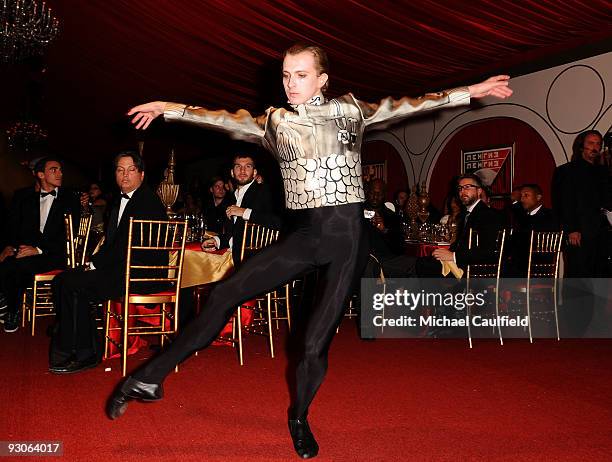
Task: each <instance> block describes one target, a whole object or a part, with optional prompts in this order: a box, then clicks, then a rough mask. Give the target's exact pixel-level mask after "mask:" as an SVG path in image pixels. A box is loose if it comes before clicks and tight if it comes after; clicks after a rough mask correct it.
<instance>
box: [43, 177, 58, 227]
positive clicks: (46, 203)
mask: <svg viewBox="0 0 612 462" xmlns="http://www.w3.org/2000/svg"><path fill="white" fill-rule="evenodd" d="M53 191H55V194H56V195H55V196H52V195H51V194H49V195H47V196H45V197H42V193H46V192H53ZM57 191H58V190H57V188H55V189H53V190H51V191H43V190H41V191H40V192H41V196H40V232H41V233H42V232H43V231H44V230H45V225H46V224H47V218H49V212H50V211H51V206H52V205H53V201H54V200H55V197H56V196H57Z"/></svg>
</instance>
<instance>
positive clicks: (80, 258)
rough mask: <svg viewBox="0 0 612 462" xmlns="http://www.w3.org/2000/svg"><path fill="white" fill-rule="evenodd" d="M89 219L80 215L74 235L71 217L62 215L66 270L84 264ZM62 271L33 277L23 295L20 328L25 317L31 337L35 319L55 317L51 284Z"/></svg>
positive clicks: (88, 216) (90, 216)
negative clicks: (29, 323) (28, 323)
mask: <svg viewBox="0 0 612 462" xmlns="http://www.w3.org/2000/svg"><path fill="white" fill-rule="evenodd" d="M91 218H92V215H91V214H84V215H82V216H81V218H80V220H79V227H78V229H76V233H75V228H74V226H73V220H72V215H71V214H65V215H64V224H65V227H66V255H67V262H66V264H67V267H68V268H77V267H79V266H81V265H83V264H84V263H85V251H86V249H87V241H88V239H89V231H90V228H91ZM62 271H63V270H61V269H57V270H53V271H48V272H46V273H40V274H36V275H34V282H33V284H32V287H31V288H28V289H26V291H24V293H23V299H22V303H21V314H22V316H21V326H22V327H25V322H26V317H27V319H28V321H31V333H32V336H34V332H35V328H36V318H40V317H46V316H53V315H55V309H54V307H53V294H52V291H51V283H52V282H53V279H54V278H55V276H57V275H58V274H60V273H61V272H62ZM30 294H31V298H30Z"/></svg>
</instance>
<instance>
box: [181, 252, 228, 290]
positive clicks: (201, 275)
mask: <svg viewBox="0 0 612 462" xmlns="http://www.w3.org/2000/svg"><path fill="white" fill-rule="evenodd" d="M233 271H234V262H233V261H232V252H230V251H229V250H227V249H226V251H216V252H204V251H203V250H202V249H201V248H200V244H198V243H194V244H187V245H186V246H185V258H184V260H183V278H182V280H181V289H184V288H185V287H193V286H199V285H201V284H208V283H211V282H217V281H220V280H222V279H225V278H226V277H228V276H229V275H230V274H231V273H232V272H233Z"/></svg>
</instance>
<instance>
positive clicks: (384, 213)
mask: <svg viewBox="0 0 612 462" xmlns="http://www.w3.org/2000/svg"><path fill="white" fill-rule="evenodd" d="M385 197H386V187H385V183H384V181H382V180H380V179H374V180H372V181H370V183H369V184H368V190H367V193H366V202H365V210H364V216H365V219H366V222H367V223H366V229H367V232H368V240H369V244H370V258H369V260H368V264H367V266H366V270H365V273H364V276H365V277H378V276H379V274H380V271H379V270H380V269H382V271H383V274H384V275H385V277H392V278H401V277H408V276H409V275H410V274H411V273H412V272H413V270H414V259H413V258H410V257H408V256H407V255H405V253H404V245H405V241H404V235H403V233H402V229H401V221H400V216H399V215H397V214H396V213H394V212H393V211H391V210H390V209H389V208H387V207H386V206H385Z"/></svg>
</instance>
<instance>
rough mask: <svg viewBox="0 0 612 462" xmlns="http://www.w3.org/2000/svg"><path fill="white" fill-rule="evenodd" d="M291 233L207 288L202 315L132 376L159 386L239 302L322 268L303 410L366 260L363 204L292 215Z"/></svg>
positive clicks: (310, 325) (303, 371) (302, 374)
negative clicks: (210, 288)
mask: <svg viewBox="0 0 612 462" xmlns="http://www.w3.org/2000/svg"><path fill="white" fill-rule="evenodd" d="M294 219H295V230H294V231H293V232H292V233H290V234H289V235H287V237H286V238H285V239H283V240H281V241H279V242H278V243H276V244H274V245H272V246H270V247H267V248H266V249H264V250H262V251H260V252H258V253H257V254H256V255H254V256H253V257H251V258H249V259H248V260H247V261H246V262H245V263H244V264H243V265H242V266H241V267H240V269H239V270H238V271H237V272H236V273H235V274H234V275H233V276H231V277H230V278H229V279H227V280H225V281H223V282H221V283H220V284H219V285H218V286H217V287H216V288H215V289H214V290H213V291H212V293H211V295H210V298H209V299H208V301H207V302H206V304H205V305H204V307H203V308H202V311H201V313H200V315H199V316H198V317H197V318H196V319H195V320H194V321H193V322H192V323H191V324H190V325H189V326H187V327H186V328H185V330H184V331H183V332H182V333H181V334H180V335H179V336H178V338H177V339H176V340H175V341H174V342H172V343H171V344H170V345H169V346H168V348H166V349H165V350H164V351H163V353H162V354H160V355H159V356H157V357H156V358H153V359H152V360H151V361H150V362H148V363H147V364H146V365H145V366H144V367H142V368H141V369H140V370H138V371H137V372H136V373H135V374H134V375H133V377H134V378H136V379H137V380H140V381H142V382H145V383H161V382H162V381H163V379H164V378H165V377H166V376H167V375H168V374H169V373H170V372H171V371H172V370H173V369H174V367H175V365H176V364H178V363H179V362H181V361H182V360H184V359H185V358H187V357H188V356H189V355H191V354H192V353H193V352H195V351H197V350H199V349H202V348H204V347H206V346H208V345H210V343H211V342H213V341H214V340H215V339H216V338H217V335H218V334H219V332H220V331H221V329H222V328H223V326H225V324H226V323H227V322H228V320H229V318H230V317H231V315H232V314H233V313H234V312H235V310H236V307H237V306H238V305H239V304H240V303H241V302H244V301H246V300H249V299H252V298H253V297H254V296H256V295H258V294H262V293H265V292H267V291H270V290H272V289H274V288H276V287H278V286H280V285H282V284H283V283H286V282H288V281H290V280H292V279H294V278H296V277H297V276H299V275H301V274H303V273H305V272H307V271H311V270H313V269H315V268H319V269H320V270H321V275H320V278H319V284H318V287H317V290H316V295H315V302H314V304H313V307H312V310H311V312H310V313H308V316H307V317H306V316H304V318H305V323H303V324H302V325H300V326H299V328H300V329H303V331H302V332H301V334H302V335H300V336H299V338H300V342H299V343H300V346H299V351H298V352H297V356H298V359H297V365H296V372H295V374H296V375H295V378H296V382H295V390H294V393H292V398H293V403H292V409H291V416H292V417H293V418H296V417H299V416H303V415H306V414H307V411H308V406H309V405H310V403H311V401H312V399H313V398H314V395H315V394H316V392H317V390H318V388H319V386H320V385H321V383H322V382H323V378H324V376H325V372H326V370H327V353H328V350H329V346H330V343H331V340H332V338H333V336H334V333H335V331H336V327H337V325H338V323H339V322H340V319H341V316H342V312H343V308H344V303H345V300H346V298H347V296H348V295H349V294H350V291H351V289H352V286H353V284H354V283H355V277H356V275H357V277H358V276H359V275H361V271H362V269H363V267H364V266H365V263H366V258H367V244H365V242H364V233H363V221H362V206H361V204H349V205H342V206H336V207H321V208H317V209H308V210H303V211H298V212H296V213H295V216H294Z"/></svg>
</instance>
